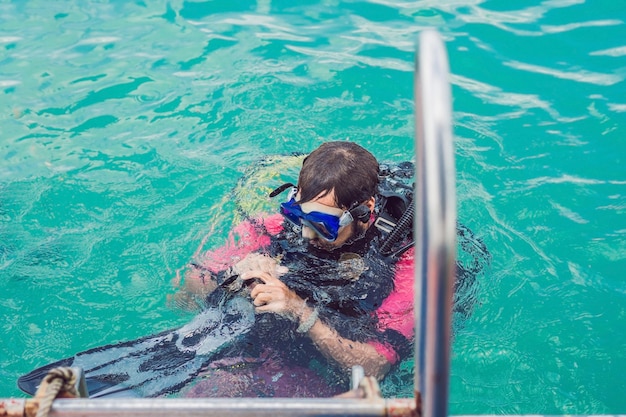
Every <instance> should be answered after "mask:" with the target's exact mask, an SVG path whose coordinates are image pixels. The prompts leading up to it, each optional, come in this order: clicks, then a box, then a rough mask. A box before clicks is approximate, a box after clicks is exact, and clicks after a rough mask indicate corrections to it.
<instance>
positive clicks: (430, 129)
mask: <svg viewBox="0 0 626 417" xmlns="http://www.w3.org/2000/svg"><path fill="white" fill-rule="evenodd" d="M417 48H418V51H417V56H416V63H415V65H416V70H415V83H414V89H415V118H416V123H415V126H416V138H415V149H416V154H417V163H416V182H417V192H416V195H415V201H416V218H415V221H414V225H415V230H414V236H416V242H415V245H416V252H415V253H416V259H415V327H416V329H415V338H416V340H415V397H414V398H399V399H385V398H380V397H375V398H366V399H350V398H313V399H299V398H219V399H212V398H207V399H202V398H191V399H165V398H137V399H135V398H132V399H126V398H119V399H115V398H111V399H107V398H102V399H87V398H76V399H58V400H55V401H54V403H53V405H52V408H51V410H50V415H51V416H64V417H70V416H71V417H74V416H84V417H87V416H88V417H98V416H102V417H113V416H119V417H122V416H123V417H130V416H133V417H139V416H142V417H143V416H150V417H160V416H163V417H176V416H181V417H182V416H185V417H193V416H198V417H199V416H220V417H222V416H230V417H232V416H268V417H270V416H271V417H277V416H321V415H323V416H425V417H445V416H447V411H448V410H447V405H448V380H449V368H450V331H451V330H450V329H451V321H450V318H451V308H452V286H453V281H454V271H455V269H454V268H455V258H456V196H455V170H454V149H453V145H452V108H451V92H450V84H449V81H448V78H449V69H448V58H447V53H446V50H445V47H444V44H443V41H442V39H441V37H440V36H439V34H438V33H437V32H436V31H434V30H425V31H423V32H422V33H421V34H420V36H419V38H418V46H417ZM358 379H359V377H358V376H357V381H354V382H353V385H354V384H355V383H358ZM29 401H31V400H28V399H0V415H4V416H7V417H22V416H27V415H29V413H28V412H27V411H26V410H27V409H28V405H29V403H28V402H29Z"/></svg>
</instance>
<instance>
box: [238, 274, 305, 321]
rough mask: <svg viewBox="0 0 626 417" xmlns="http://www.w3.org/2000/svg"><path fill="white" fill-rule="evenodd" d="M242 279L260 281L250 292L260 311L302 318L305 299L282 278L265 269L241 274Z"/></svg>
mask: <svg viewBox="0 0 626 417" xmlns="http://www.w3.org/2000/svg"><path fill="white" fill-rule="evenodd" d="M241 279H243V280H253V279H257V280H258V281H260V282H257V283H256V284H255V285H254V287H253V288H252V291H251V292H250V297H252V300H253V304H254V306H255V310H256V311H257V312H258V313H270V312H271V313H276V314H281V315H284V316H286V317H288V318H289V319H291V320H293V321H296V320H299V319H300V314H301V312H302V309H303V308H304V306H305V301H304V300H303V299H302V298H300V297H299V296H298V295H297V294H296V293H295V292H293V291H292V290H290V289H289V288H288V287H287V286H286V285H285V284H284V283H283V282H282V281H281V280H279V279H278V278H276V277H274V276H272V275H271V274H268V273H267V272H263V271H248V272H246V273H244V274H242V275H241Z"/></svg>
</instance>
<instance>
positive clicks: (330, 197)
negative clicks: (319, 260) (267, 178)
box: [296, 191, 374, 251]
mask: <svg viewBox="0 0 626 417" xmlns="http://www.w3.org/2000/svg"><path fill="white" fill-rule="evenodd" d="M299 199H300V195H299V193H298V195H297V196H296V200H299ZM373 201H374V199H373V198H372V207H373ZM300 207H301V208H302V211H304V212H305V213H310V212H312V211H318V212H322V213H327V214H332V215H334V216H337V217H339V216H341V215H342V214H343V212H344V210H345V208H341V207H337V205H336V204H335V192H334V191H331V192H330V193H328V194H326V195H323V193H322V194H320V196H318V197H316V198H315V199H313V200H311V201H308V202H306V203H302V204H301V205H300ZM370 209H371V208H370ZM368 226H369V225H368V223H361V222H360V221H358V220H355V221H353V222H351V223H350V224H347V225H345V226H343V227H341V228H340V229H339V231H338V233H337V239H335V240H334V241H332V242H329V241H328V240H326V239H323V238H322V237H320V236H319V235H318V234H317V233H316V232H315V230H314V229H312V228H310V227H308V226H306V225H303V226H302V237H303V238H305V239H308V240H309V243H311V244H312V245H313V246H315V247H317V248H320V249H325V250H329V251H330V250H333V249H337V248H338V247H340V246H342V245H343V244H345V243H346V242H347V241H348V240H350V239H351V238H352V237H353V236H355V235H358V234H360V233H362V232H363V231H364V230H366V229H367V228H368Z"/></svg>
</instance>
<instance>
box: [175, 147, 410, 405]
mask: <svg viewBox="0 0 626 417" xmlns="http://www.w3.org/2000/svg"><path fill="white" fill-rule="evenodd" d="M378 185H379V165H378V162H377V161H376V158H375V157H374V156H373V155H372V154H371V153H370V152H368V151H367V150H366V149H364V148H362V147H361V146H359V145H357V144H355V143H351V142H328V143H324V144H323V145H321V146H320V147H319V148H318V149H316V150H315V151H313V152H312V153H311V154H310V155H308V156H307V157H306V158H305V159H304V162H303V164H302V169H301V171H300V174H299V178H298V185H297V186H291V187H290V189H289V195H288V197H287V200H286V201H285V202H283V203H282V204H281V205H280V214H276V215H273V216H266V217H263V218H259V219H250V220H249V221H246V222H244V223H243V224H242V225H240V226H239V227H238V228H237V229H236V230H235V231H234V232H235V234H238V239H237V240H235V239H234V238H233V239H231V241H230V242H229V244H227V245H226V246H225V247H223V248H220V249H218V250H215V251H211V252H209V253H205V254H203V256H202V257H201V258H200V259H198V261H197V262H196V263H194V264H192V265H193V268H192V269H190V270H189V271H188V273H187V274H186V276H185V280H184V284H183V289H184V292H183V294H184V293H194V294H201V295H202V296H203V297H204V296H207V298H206V302H208V303H218V302H220V299H223V297H225V296H226V295H225V294H228V289H229V288H230V289H231V292H232V290H233V288H234V289H235V290H240V289H241V288H244V289H245V293H246V294H248V292H249V295H247V296H249V297H250V298H251V300H252V303H253V305H254V307H255V312H256V317H257V319H256V323H255V326H254V330H253V331H252V332H251V334H250V335H249V337H246V343H241V344H238V345H237V346H233V347H231V348H229V349H228V351H227V352H226V353H225V354H224V355H222V358H221V359H219V360H216V361H215V362H214V363H212V364H211V365H210V366H209V367H208V370H207V372H206V373H205V376H206V379H204V380H202V381H200V383H198V384H197V385H196V386H195V387H194V388H192V390H191V391H189V392H188V393H187V395H190V396H251V395H252V396H257V395H258V396H327V395H333V394H337V393H340V392H345V391H346V389H347V384H346V382H347V378H346V376H348V375H349V370H350V369H351V367H352V366H354V365H361V366H362V367H363V368H364V370H365V374H366V375H368V376H374V377H376V378H377V379H382V378H383V377H384V376H385V375H386V373H387V372H388V371H389V369H390V368H391V367H392V366H393V365H394V364H395V363H397V362H398V361H399V360H401V359H403V358H405V357H407V356H408V355H410V353H411V351H412V349H411V343H412V340H413V287H412V282H413V250H412V249H410V250H408V251H406V252H404V253H403V254H402V255H401V256H399V257H396V258H394V257H389V256H384V255H383V254H381V253H380V250H379V248H380V245H381V241H382V239H383V238H382V236H381V232H380V231H379V230H378V228H377V227H374V222H375V220H376V216H377V215H378V214H379V213H377V212H376V211H377V210H378V208H377V201H376V196H377V195H378ZM286 186H290V184H287V185H286ZM281 188H282V190H281V189H277V190H276V192H275V193H277V194H278V193H280V191H286V187H281ZM224 283H226V284H224ZM233 286H234V287H233ZM246 288H247V289H246ZM216 290H219V291H216ZM239 294H241V292H240V293H239ZM243 365H245V366H243ZM305 368H306V371H303V369H305ZM309 368H316V369H317V371H316V372H315V373H313V372H312V371H310V369H309ZM242 369H243V371H242ZM298 370H299V371H298ZM226 374H228V376H227V375H226ZM233 375H235V377H233ZM233 378H234V379H233ZM281 378H283V381H282V383H281V382H280V379H281ZM285 378H286V379H285ZM303 379H305V380H306V381H307V382H306V385H307V386H308V387H304V388H303V387H302V386H301V385H302V384H303V383H304V381H303ZM234 380H236V382H237V383H236V384H233V382H234ZM277 381H278V382H277ZM266 382H267V383H269V385H272V383H274V388H263V389H261V388H260V387H261V386H263V385H264V384H265V383H266ZM233 385H236V386H237V387H238V388H232V386H233ZM225 386H228V387H229V388H228V389H225V388H224V387H225ZM298 386H300V387H298ZM268 391H271V392H268Z"/></svg>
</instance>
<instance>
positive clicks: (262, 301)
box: [252, 292, 272, 307]
mask: <svg viewBox="0 0 626 417" xmlns="http://www.w3.org/2000/svg"><path fill="white" fill-rule="evenodd" d="M270 302H272V294H269V293H266V292H264V293H260V294H258V295H257V296H256V297H253V301H252V304H254V305H255V306H256V307H261V306H266V305H268V304H269V303H270Z"/></svg>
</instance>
